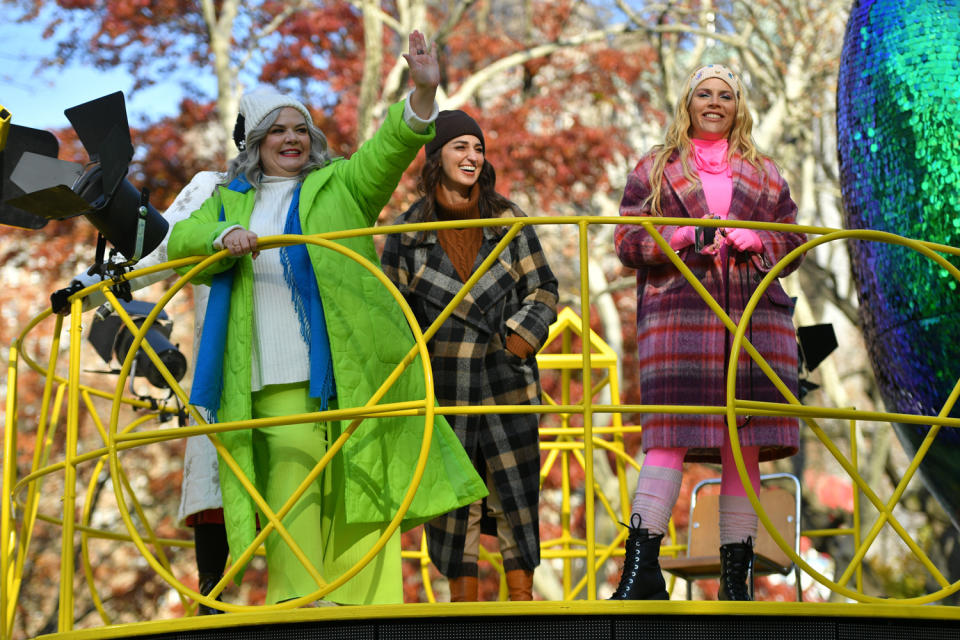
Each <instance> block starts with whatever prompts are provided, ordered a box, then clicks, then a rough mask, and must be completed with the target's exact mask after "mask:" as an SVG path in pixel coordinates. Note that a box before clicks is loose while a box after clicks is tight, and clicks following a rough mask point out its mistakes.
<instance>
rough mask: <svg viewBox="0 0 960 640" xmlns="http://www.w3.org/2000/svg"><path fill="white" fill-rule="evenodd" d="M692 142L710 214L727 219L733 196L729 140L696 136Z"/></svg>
mask: <svg viewBox="0 0 960 640" xmlns="http://www.w3.org/2000/svg"><path fill="white" fill-rule="evenodd" d="M692 142H693V161H694V164H695V165H696V167H697V174H698V175H699V177H700V182H701V183H702V184H703V194H704V195H705V196H706V198H707V207H709V209H710V214H711V215H715V216H719V217H721V218H723V219H724V220H726V219H727V214H728V213H729V212H730V200H731V199H732V198H733V172H732V171H731V170H730V165H729V163H728V162H727V141H726V139H721V140H700V139H699V138H694V139H693V140H692Z"/></svg>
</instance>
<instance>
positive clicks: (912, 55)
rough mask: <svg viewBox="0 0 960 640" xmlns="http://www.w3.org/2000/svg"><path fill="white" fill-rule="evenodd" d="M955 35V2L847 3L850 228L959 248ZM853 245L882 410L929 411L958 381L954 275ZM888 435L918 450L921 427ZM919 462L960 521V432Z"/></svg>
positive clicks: (844, 146) (959, 72)
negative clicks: (849, 7)
mask: <svg viewBox="0 0 960 640" xmlns="http://www.w3.org/2000/svg"><path fill="white" fill-rule="evenodd" d="M958 34H960V0H859V1H857V2H854V5H853V7H852V9H851V11H850V18H849V22H848V24H847V32H846V37H845V39H844V45H843V54H842V57H841V61H840V75H839V82H838V88H837V91H838V94H837V135H838V147H839V159H840V181H841V182H840V183H841V188H842V193H843V202H844V207H845V223H846V225H847V227H848V228H851V229H876V230H882V231H889V232H891V233H895V234H897V235H901V236H906V237H909V238H915V239H918V240H929V241H933V242H938V243H943V244H948V245H952V246H960V130H958V127H960V36H958ZM850 250H851V256H852V259H853V264H854V276H855V278H856V282H857V287H858V293H859V296H860V315H861V319H862V323H863V330H864V335H865V338H866V340H867V345H868V347H869V349H870V356H871V360H872V362H873V366H874V371H875V372H876V377H877V381H878V384H879V386H880V390H881V393H882V394H883V398H884V401H885V403H886V405H887V410H888V411H893V412H901V413H910V414H923V415H937V414H938V413H939V412H940V411H941V409H942V408H943V407H944V404H945V403H946V402H947V399H948V397H949V396H950V393H951V391H952V390H953V388H954V386H955V385H956V384H957V379H958V378H960V283H958V282H957V281H956V280H955V279H954V278H953V277H952V276H951V275H950V274H949V272H947V270H945V269H943V268H942V267H940V266H938V265H937V264H936V263H934V262H933V261H931V260H930V259H928V258H926V257H924V256H923V255H921V254H919V253H917V252H915V251H912V250H908V249H905V248H903V247H899V246H896V245H890V244H882V243H876V242H863V241H854V242H851V246H850ZM950 261H951V262H952V263H953V264H954V265H955V266H960V259H958V258H956V257H952V258H951V259H950ZM950 415H951V416H953V417H958V416H960V404H958V406H957V407H956V408H954V409H953V410H952V411H951V412H950ZM897 432H898V435H899V436H900V438H901V441H903V442H904V444H905V446H907V447H908V449H910V450H915V448H916V447H917V446H918V444H919V442H920V441H921V440H922V438H923V436H924V435H925V434H926V433H927V428H926V427H916V426H909V425H904V424H900V425H897ZM920 470H921V473H922V475H923V477H924V480H925V481H926V484H927V486H928V487H929V488H930V489H931V491H933V493H934V494H935V495H937V497H938V498H939V499H940V501H941V503H942V504H944V506H945V507H946V508H947V511H948V512H949V513H950V515H951V517H952V518H953V521H954V524H957V525H958V526H960V429H951V428H948V427H944V428H943V429H942V430H941V432H940V434H939V435H938V436H937V437H936V440H935V441H934V446H933V448H932V449H931V451H930V452H929V453H928V455H927V457H926V458H925V459H924V461H923V463H922V464H921V466H920Z"/></svg>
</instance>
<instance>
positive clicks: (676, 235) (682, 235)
mask: <svg viewBox="0 0 960 640" xmlns="http://www.w3.org/2000/svg"><path fill="white" fill-rule="evenodd" d="M695 239H696V227H678V228H677V230H676V231H674V232H673V235H672V236H670V248H671V249H673V250H674V251H680V249H683V248H684V247H689V246H690V245H692V244H693V243H694V240H695Z"/></svg>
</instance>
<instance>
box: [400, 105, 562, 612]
mask: <svg viewBox="0 0 960 640" xmlns="http://www.w3.org/2000/svg"><path fill="white" fill-rule="evenodd" d="M436 126H437V135H436V137H435V138H434V139H433V141H431V142H430V143H428V144H427V145H426V155H427V159H426V163H425V165H424V167H423V170H422V173H421V175H420V190H421V193H422V194H423V195H424V197H423V198H422V199H420V200H419V201H417V202H416V203H414V205H413V206H412V207H411V208H410V210H408V211H407V212H406V213H404V214H403V215H401V216H400V217H399V218H398V219H397V221H396V222H397V223H400V224H405V223H417V222H434V221H437V220H440V221H443V220H455V219H479V218H504V219H505V221H506V222H509V219H510V218H518V217H523V216H524V214H523V212H522V211H520V209H519V208H518V207H517V206H516V205H514V204H513V203H512V202H510V201H509V200H507V199H506V198H504V197H503V196H501V195H499V194H498V193H496V191H495V190H494V186H495V182H496V174H495V173H494V169H493V166H492V165H491V164H490V163H489V162H488V161H486V159H485V157H484V151H485V148H484V139H483V131H482V130H481V129H480V126H479V125H478V124H477V123H476V122H475V121H474V120H473V118H471V117H470V116H468V115H467V114H466V113H464V112H462V111H443V112H441V113H440V115H439V116H438V117H437V121H436ZM507 228H508V227H497V226H494V227H468V228H456V229H441V230H430V231H416V232H407V233H394V234H391V235H389V236H387V241H386V246H385V247H384V251H383V259H382V264H383V270H384V272H385V273H386V274H387V276H388V277H390V279H391V280H393V282H394V283H396V285H397V287H398V288H399V289H400V291H401V293H402V294H403V295H404V296H405V298H406V299H407V302H408V303H409V304H410V307H411V309H413V312H414V314H415V315H416V317H417V321H418V322H419V324H420V326H421V327H422V328H423V329H426V328H427V327H429V326H430V325H431V324H432V323H433V321H434V320H435V319H436V318H437V317H438V316H439V315H440V313H441V312H442V311H443V310H444V308H445V307H446V306H447V305H448V303H449V302H450V301H451V300H452V299H453V297H454V296H455V295H456V294H457V293H458V292H459V291H460V289H461V288H462V287H463V284H464V282H466V281H467V280H468V279H469V278H470V276H472V275H473V274H474V272H475V271H476V268H477V267H478V266H479V265H480V264H481V263H482V262H483V260H484V259H486V258H487V256H489V255H490V253H491V252H492V251H493V250H494V248H495V247H496V245H497V243H498V242H499V241H500V239H501V238H502V237H503V235H504V233H505V232H506V230H507ZM556 305H557V281H556V278H555V277H554V275H553V272H552V271H551V270H550V267H549V266H548V265H547V261H546V258H545V256H544V254H543V251H542V250H541V248H540V243H539V241H538V240H537V235H536V233H535V232H534V228H533V227H532V226H527V227H524V228H523V230H522V231H521V232H520V233H518V234H517V236H516V237H515V238H514V239H513V240H512V241H511V242H510V243H509V245H508V246H507V247H506V248H505V249H504V251H503V252H502V253H501V254H500V255H499V257H498V259H497V260H496V262H494V264H493V266H492V267H491V268H490V269H489V270H488V271H487V272H486V273H484V275H483V276H481V277H480V279H479V280H478V281H477V283H476V284H475V285H474V286H473V287H472V288H471V290H470V293H469V294H468V295H467V297H466V298H464V300H463V301H462V302H461V303H460V304H459V305H458V306H457V307H456V308H455V309H454V311H453V313H452V314H451V315H450V317H449V318H448V319H447V320H446V321H445V322H444V323H443V325H442V326H441V327H440V329H439V331H438V332H437V333H436V335H435V336H434V337H433V338H432V339H431V340H430V342H429V343H428V349H429V351H430V361H431V365H432V367H433V377H434V383H435V385H436V395H437V400H438V402H439V403H440V404H441V405H444V406H460V405H488V406H489V405H527V404H539V403H540V380H539V372H538V370H537V361H536V353H537V351H539V349H540V347H541V346H543V343H544V341H545V340H546V338H547V334H548V332H549V328H550V324H551V323H552V322H553V321H554V320H555V319H556ZM447 418H448V420H450V423H451V426H452V427H453V429H454V431H455V432H456V434H457V436H459V438H460V441H461V442H462V443H463V446H464V448H465V449H466V451H467V453H468V454H469V455H470V457H471V459H472V460H473V462H474V465H475V466H476V468H477V471H478V472H479V473H480V475H481V476H484V477H485V479H486V482H487V487H488V489H489V491H490V495H489V496H488V497H487V498H486V499H484V500H483V501H478V502H476V503H474V504H472V505H470V506H467V507H461V508H460V509H458V510H456V511H452V512H450V513H448V514H446V515H444V516H440V517H439V518H436V519H435V520H433V521H431V522H429V523H428V524H427V527H426V530H427V541H428V547H429V550H430V557H431V559H432V560H433V562H434V564H436V565H437V567H438V568H439V569H440V571H441V572H442V573H443V574H444V575H445V576H447V577H448V578H449V580H450V599H451V601H454V602H457V601H475V600H477V595H478V593H477V592H478V588H477V557H478V551H479V537H480V533H481V530H482V532H483V533H489V534H495V535H497V537H498V542H499V546H500V553H501V555H502V556H503V567H504V570H505V572H506V580H507V586H508V588H509V593H510V599H511V600H530V599H531V598H532V585H533V570H534V568H535V567H536V566H537V565H538V564H540V534H539V516H538V501H539V494H540V487H539V474H540V451H539V433H538V423H539V419H538V416H537V415H536V414H530V413H528V414H487V415H474V416H465V415H454V416H447ZM489 525H494V526H493V528H491V527H490V526H489Z"/></svg>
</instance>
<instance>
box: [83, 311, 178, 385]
mask: <svg viewBox="0 0 960 640" xmlns="http://www.w3.org/2000/svg"><path fill="white" fill-rule="evenodd" d="M120 304H121V305H122V306H123V308H124V310H125V311H126V312H127V314H129V315H130V319H131V320H133V322H134V324H135V325H136V326H137V327H139V326H141V325H142V324H143V321H144V320H145V319H146V317H147V316H148V315H149V314H150V312H151V311H152V310H153V307H154V305H153V303H150V302H141V301H139V300H133V301H130V302H122V301H121V303H120ZM172 330H173V321H172V320H170V318H169V316H167V314H166V312H165V311H161V312H160V313H159V314H158V315H157V318H156V320H155V321H154V323H153V326H152V327H151V328H150V329H149V330H147V334H146V336H145V340H146V341H147V343H148V344H149V345H150V346H151V347H152V348H153V350H154V351H155V352H156V354H157V357H159V358H160V361H161V362H162V363H163V365H164V366H165V367H166V368H167V369H168V370H169V371H170V375H171V376H173V379H174V380H176V381H177V382H179V381H180V380H181V379H183V376H184V374H186V372H187V359H186V358H185V357H184V355H183V354H182V353H180V350H179V349H178V348H177V347H176V345H174V344H172V343H171V342H170V340H169V338H170V332H171V331H172ZM87 339H88V340H89V341H90V343H91V344H92V345H93V348H94V349H95V350H96V352H97V353H98V354H99V355H100V357H101V358H103V361H104V362H106V363H107V364H110V363H111V362H112V361H113V359H114V357H116V359H117V361H119V362H123V360H124V359H125V358H126V357H127V352H128V351H129V350H130V345H132V344H133V333H132V332H131V331H130V329H129V328H128V327H127V325H125V324H124V323H123V321H122V320H121V319H120V317H119V316H118V315H117V314H116V313H114V310H113V307H112V306H111V305H110V304H109V303H107V304H104V305H101V306H100V307H99V308H98V309H97V312H96V314H95V315H94V319H93V324H92V325H91V327H90V333H89V335H88V336H87ZM110 373H119V370H113V371H111V372H110ZM135 377H142V378H146V379H147V381H148V382H149V383H150V384H152V385H153V386H155V387H157V388H159V389H169V388H170V385H168V384H167V381H166V380H164V379H163V376H162V375H161V374H160V371H159V370H158V369H157V367H156V366H154V364H153V362H152V361H151V360H150V358H149V357H148V356H147V354H146V352H144V351H143V349H142V348H141V349H138V350H137V355H136V357H135V358H134V361H133V366H132V368H131V369H130V379H131V385H132V381H133V378H135Z"/></svg>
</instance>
